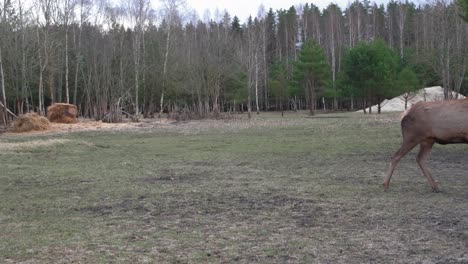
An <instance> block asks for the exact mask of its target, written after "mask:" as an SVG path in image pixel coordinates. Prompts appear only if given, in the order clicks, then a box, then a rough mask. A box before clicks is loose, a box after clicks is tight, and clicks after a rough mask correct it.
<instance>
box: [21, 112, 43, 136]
mask: <svg viewBox="0 0 468 264" xmlns="http://www.w3.org/2000/svg"><path fill="white" fill-rule="evenodd" d="M49 128H50V122H49V120H48V119H47V118H45V117H43V116H40V115H38V114H37V113H27V114H24V115H20V116H18V118H17V119H16V120H15V122H14V123H13V131H14V132H29V131H40V130H47V129H49Z"/></svg>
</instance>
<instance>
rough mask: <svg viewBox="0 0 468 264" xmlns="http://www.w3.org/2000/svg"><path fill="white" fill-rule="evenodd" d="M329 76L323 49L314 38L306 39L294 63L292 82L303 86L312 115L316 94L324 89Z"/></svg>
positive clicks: (328, 67)
mask: <svg viewBox="0 0 468 264" xmlns="http://www.w3.org/2000/svg"><path fill="white" fill-rule="evenodd" d="M329 78H330V66H329V64H328V61H327V58H326V56H325V51H324V49H323V48H322V47H320V45H319V44H318V43H317V42H316V41H314V40H309V41H307V42H306V43H305V44H304V46H303V47H302V50H301V51H300V53H299V56H298V61H297V62H296V63H295V68H294V84H295V85H298V86H301V87H303V88H304V91H305V94H306V95H307V96H308V98H309V109H310V114H311V115H314V111H315V108H316V107H315V101H316V100H317V95H318V94H319V93H320V92H322V91H323V90H324V87H325V86H326V85H327V83H328V82H329Z"/></svg>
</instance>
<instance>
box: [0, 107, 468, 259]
mask: <svg viewBox="0 0 468 264" xmlns="http://www.w3.org/2000/svg"><path fill="white" fill-rule="evenodd" d="M400 141H401V136H400V127H399V117H398V116H397V115H382V116H363V115H355V114H337V115H319V116H316V117H309V116H307V115H306V114H291V113H290V114H288V115H287V116H286V117H285V118H284V119H282V118H281V117H280V116H279V115H275V114H264V115H260V116H258V117H257V116H256V117H255V120H253V121H251V122H249V121H247V120H242V119H235V120H229V121H226V120H220V121H212V120H206V121H193V122H184V123H176V124H166V125H162V124H154V125H153V126H146V127H143V128H141V129H140V130H128V131H119V132H116V131H107V132H79V133H60V134H48V135H36V136H13V135H6V136H5V135H3V136H0V263H131V262H134V263H135V262H136V263H145V262H147V263H468V177H467V176H468V175H467V174H468V173H467V172H468V146H465V145H453V146H446V147H442V146H435V148H434V152H433V154H432V158H431V162H430V166H431V168H432V172H433V174H434V177H435V178H436V180H438V181H439V182H440V184H441V190H442V191H441V192H440V193H433V192H432V191H431V189H430V187H429V185H428V183H427V181H426V179H425V178H424V177H423V176H422V173H421V172H420V171H419V169H418V167H417V165H416V163H415V160H414V158H415V151H413V152H412V153H410V154H409V155H408V156H407V157H405V159H404V160H403V161H402V162H401V163H400V164H399V166H398V167H397V170H396V172H395V174H394V177H393V179H392V184H391V189H390V191H389V192H384V190H383V187H382V183H383V178H384V175H385V172H386V170H387V167H388V165H389V161H390V157H391V155H392V154H393V153H394V152H395V151H396V150H397V149H398V147H399V145H400Z"/></svg>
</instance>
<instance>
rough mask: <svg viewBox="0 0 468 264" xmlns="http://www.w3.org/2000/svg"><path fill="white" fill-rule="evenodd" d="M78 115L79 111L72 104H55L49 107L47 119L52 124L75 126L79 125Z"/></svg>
mask: <svg viewBox="0 0 468 264" xmlns="http://www.w3.org/2000/svg"><path fill="white" fill-rule="evenodd" d="M77 115H78V109H77V107H76V106H75V105H72V104H53V105H51V106H49V107H47V118H49V120H50V122H54V123H64V124H75V123H78V119H77V118H76V116H77Z"/></svg>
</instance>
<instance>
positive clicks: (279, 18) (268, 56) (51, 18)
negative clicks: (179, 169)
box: [0, 0, 468, 120]
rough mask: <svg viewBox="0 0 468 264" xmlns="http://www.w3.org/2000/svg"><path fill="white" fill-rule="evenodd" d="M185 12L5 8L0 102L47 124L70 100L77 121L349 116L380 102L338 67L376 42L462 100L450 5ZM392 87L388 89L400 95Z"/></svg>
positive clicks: (12, 0)
mask: <svg viewBox="0 0 468 264" xmlns="http://www.w3.org/2000/svg"><path fill="white" fill-rule="evenodd" d="M28 3H29V2H28ZM181 10H183V1H181V0H165V1H163V5H162V7H161V10H153V9H152V7H151V5H150V0H126V1H123V2H122V4H120V5H118V6H112V5H109V4H107V3H106V1H91V0H36V1H35V2H34V3H33V4H32V5H31V6H29V5H25V4H24V3H22V1H21V0H3V5H2V6H0V36H1V39H0V66H1V67H0V78H1V81H2V82H1V88H2V98H1V102H2V104H3V105H5V106H6V107H7V108H8V109H9V110H11V112H12V113H14V114H21V113H23V112H25V111H37V112H39V113H42V114H43V113H44V112H45V110H46V107H47V106H48V105H50V104H51V103H54V102H68V103H73V104H76V105H78V107H79V109H80V113H81V115H82V116H85V117H90V118H95V119H102V118H104V117H106V116H109V114H110V113H115V114H116V116H117V117H115V120H118V119H119V118H118V114H119V113H121V112H124V113H127V114H128V115H132V116H136V117H138V116H139V115H143V116H145V117H153V116H158V115H160V114H162V113H163V112H164V113H184V114H187V115H190V116H192V117H205V116H211V115H217V114H219V113H220V112H239V111H249V114H250V111H271V110H297V109H309V108H310V109H312V108H314V109H315V108H318V109H323V108H325V109H334V110H353V109H357V108H362V107H365V106H369V105H370V104H373V103H376V102H377V101H378V100H381V99H383V98H381V97H380V96H379V97H377V96H367V95H366V96H363V95H362V94H359V93H354V92H353V88H351V85H349V83H347V82H346V78H344V77H343V76H342V73H343V72H344V70H346V69H344V68H345V67H346V65H347V64H346V63H345V57H346V56H347V54H348V53H349V51H350V49H353V48H354V47H357V46H359V44H360V43H363V42H364V43H369V42H373V41H374V40H378V39H380V40H382V41H383V42H384V43H385V44H386V45H387V46H388V47H389V48H390V49H391V50H392V51H393V52H394V53H395V54H396V56H397V57H398V58H399V60H398V65H399V66H398V67H399V68H400V69H403V68H408V67H409V68H410V69H411V71H412V72H413V73H415V75H416V76H417V82H416V83H417V86H419V87H420V88H422V87H424V86H432V85H441V86H442V87H444V89H446V91H447V94H449V93H448V91H457V92H466V90H468V84H467V83H468V82H467V78H466V71H467V70H468V69H467V68H468V67H467V64H468V59H467V58H468V45H467V43H468V26H467V24H466V23H464V22H463V20H462V19H461V17H460V15H459V14H460V10H459V7H458V6H457V5H456V4H454V3H453V2H452V1H448V0H447V1H444V0H435V1H431V2H430V3H427V4H423V5H420V6H416V5H415V4H414V3H411V2H403V1H398V2H396V1H391V2H389V3H388V4H387V5H385V6H384V5H380V6H379V5H376V4H373V3H371V2H369V1H363V2H359V1H356V2H354V3H352V4H351V5H350V6H348V7H347V8H346V9H345V10H342V9H341V8H340V7H338V6H337V5H334V4H330V5H329V6H328V7H327V8H326V9H324V10H320V9H319V8H318V7H317V6H315V5H313V4H305V5H302V6H298V7H291V8H289V9H287V10H276V11H275V10H271V9H270V10H266V9H265V8H263V7H260V8H259V12H258V15H257V16H256V17H252V18H250V19H249V20H248V21H247V22H245V23H242V22H241V21H240V20H239V19H238V18H237V17H236V16H235V14H228V13H224V14H222V15H221V16H219V18H217V19H214V20H209V21H207V20H206V19H205V21H202V20H198V19H194V18H191V19H187V17H189V16H190V15H188V14H186V13H185V12H182V11H181ZM192 17H194V16H193V15H192ZM310 40H313V42H314V43H316V44H318V45H319V47H320V48H321V49H323V51H324V54H325V57H326V60H327V65H328V70H329V74H327V75H324V76H327V77H326V78H327V81H326V82H323V83H321V85H320V87H319V89H316V90H314V91H313V93H314V96H310V94H308V90H307V89H302V88H301V84H300V83H298V82H297V81H294V79H295V78H294V75H295V71H297V69H298V67H297V65H298V63H297V62H298V59H299V57H300V52H301V47H302V46H303V45H304V43H306V42H309V41H310ZM312 46H313V45H312ZM319 55H320V54H319ZM348 67H349V65H348ZM398 84H399V82H394V83H393V85H390V86H389V88H388V89H389V90H390V91H391V90H392V89H394V93H393V94H396V93H397V92H400V90H399V89H398V87H396V86H398ZM310 93H312V90H311V92H310ZM386 94H387V95H391V94H392V93H386ZM1 109H2V110H1V111H2V115H3V116H6V115H7V114H6V113H5V112H6V111H5V109H6V108H3V107H2V108H1Z"/></svg>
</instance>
